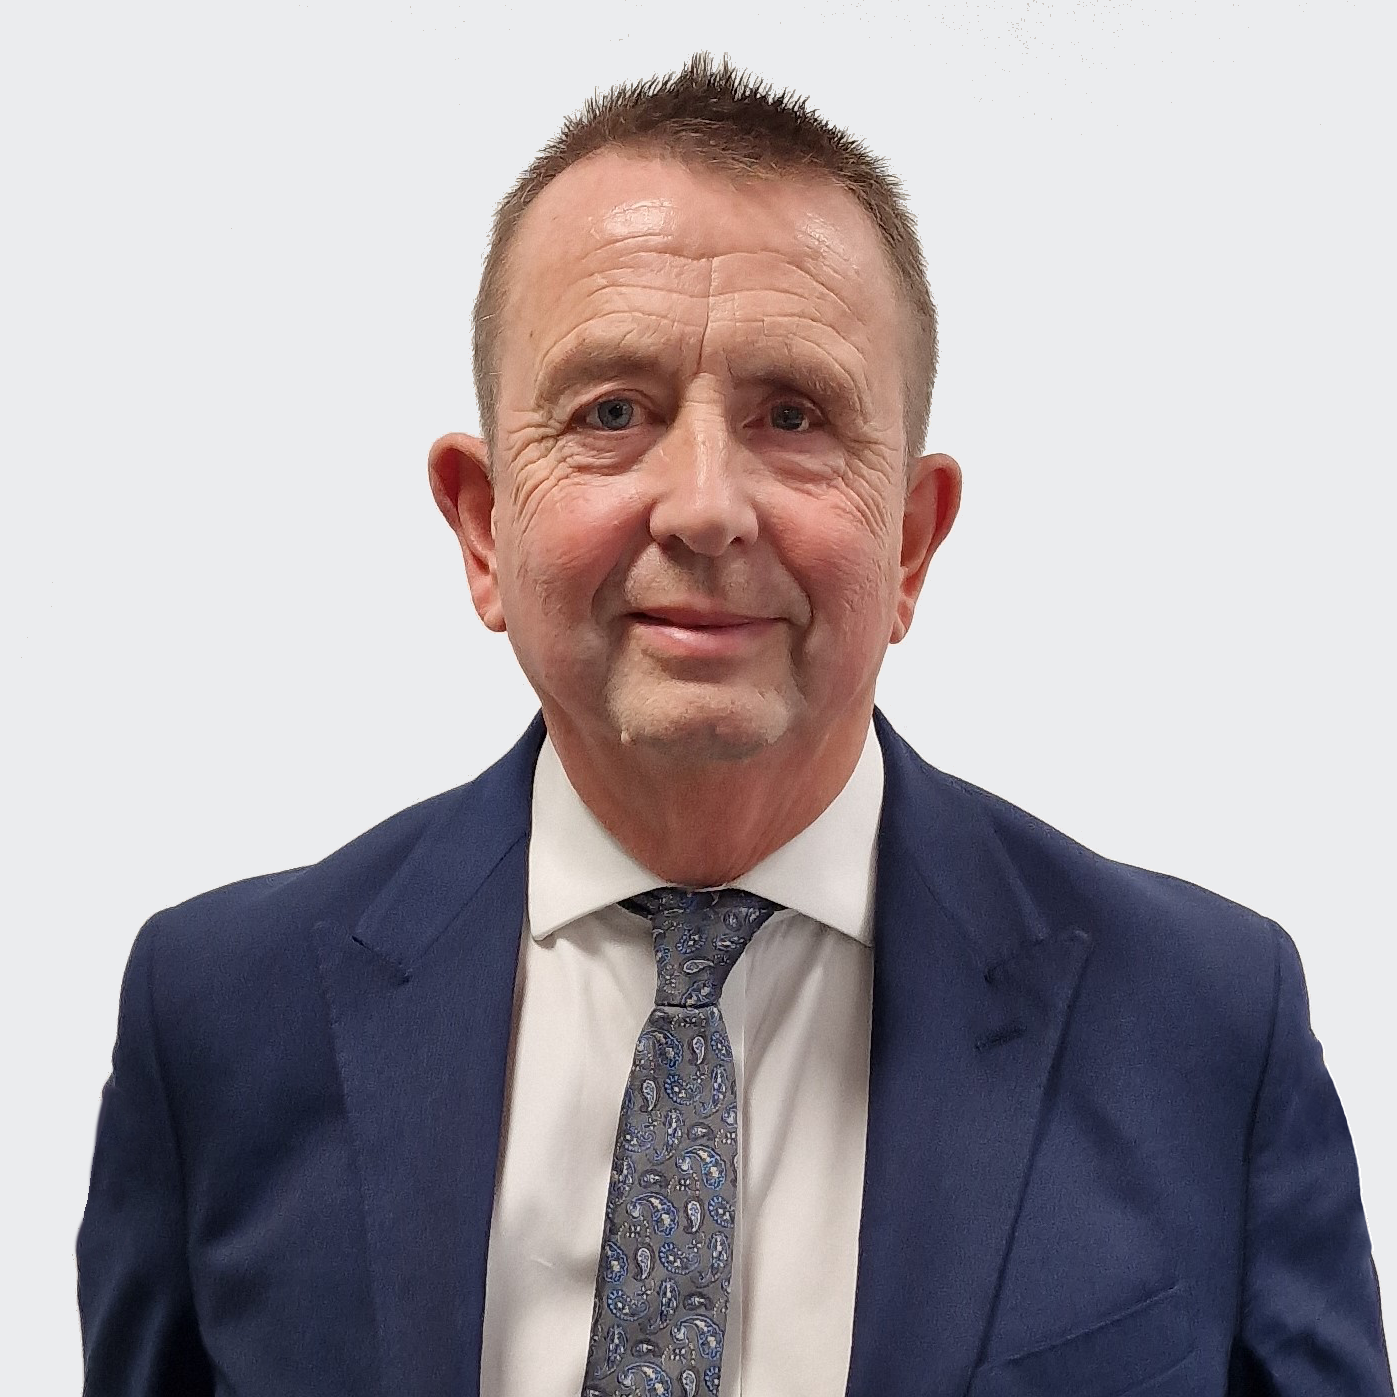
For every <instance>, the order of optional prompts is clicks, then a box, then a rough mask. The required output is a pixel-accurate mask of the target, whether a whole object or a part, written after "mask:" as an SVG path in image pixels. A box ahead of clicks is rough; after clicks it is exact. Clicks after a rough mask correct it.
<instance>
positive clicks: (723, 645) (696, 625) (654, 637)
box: [628, 610, 779, 659]
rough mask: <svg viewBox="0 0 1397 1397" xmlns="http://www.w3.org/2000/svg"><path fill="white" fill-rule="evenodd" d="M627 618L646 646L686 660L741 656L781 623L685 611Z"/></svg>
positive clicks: (645, 614)
mask: <svg viewBox="0 0 1397 1397" xmlns="http://www.w3.org/2000/svg"><path fill="white" fill-rule="evenodd" d="M628 620H629V622H630V625H631V627H632V629H633V631H634V632H635V633H636V634H637V635H638V636H639V637H640V638H641V639H642V640H643V641H644V643H645V645H646V646H647V648H651V649H654V650H658V651H660V652H661V653H664V654H668V655H672V656H674V657H676V658H686V659H726V658H729V657H733V656H737V655H741V654H743V653H745V652H746V651H748V650H750V649H752V648H753V647H754V646H756V645H758V644H760V643H761V642H762V641H764V640H765V639H766V638H767V637H768V636H769V635H770V634H771V633H772V632H773V631H774V630H775V629H776V627H777V625H778V624H779V622H777V621H776V620H775V619H774V618H772V617H769V616H737V615H732V614H729V613H726V612H705V613H699V612H689V611H682V610H674V611H671V610H665V611H662V612H648V611H638V612H633V613H631V615H630V616H629V618H628Z"/></svg>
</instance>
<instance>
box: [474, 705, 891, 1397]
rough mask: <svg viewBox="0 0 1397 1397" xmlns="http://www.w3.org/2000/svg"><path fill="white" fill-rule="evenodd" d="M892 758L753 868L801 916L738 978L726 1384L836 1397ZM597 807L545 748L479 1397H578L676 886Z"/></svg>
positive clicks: (774, 924)
mask: <svg viewBox="0 0 1397 1397" xmlns="http://www.w3.org/2000/svg"><path fill="white" fill-rule="evenodd" d="M882 800H883V759H882V753H881V751H880V750H879V747H878V741H877V738H876V737H875V736H874V735H873V731H872V729H871V728H870V730H869V734H868V738H867V740H866V741H865V743H864V748H863V753H862V755H861V756H860V758H859V761H858V765H857V766H856V767H855V769H854V773H853V775H852V776H850V778H849V780H848V782H847V783H846V785H845V786H844V789H843V790H842V791H841V792H840V793H839V795H838V796H837V797H836V798H835V800H834V801H833V802H832V803H831V804H830V806H829V807H828V808H827V809H826V810H825V811H824V813H823V814H821V815H820V817H819V818H818V819H817V820H815V821H814V823H813V824H811V825H809V826H807V828H806V829H804V830H802V831H801V833H800V834H798V835H797V836H796V837H795V838H794V839H792V840H791V841H790V842H789V843H787V844H785V845H784V846H783V847H782V848H780V849H778V850H777V851H776V852H775V853H774V854H772V855H771V856H770V857H769V858H767V859H764V860H763V861H762V862H761V863H760V864H758V865H757V866H756V867H755V868H754V869H752V870H751V872H750V873H748V874H746V875H745V876H744V877H743V878H741V879H740V880H739V885H740V886H741V887H743V888H745V889H747V890H748V891H749V892H754V893H758V894H760V895H761V896H762V897H766V898H770V899H771V900H772V901H773V902H779V903H781V904H782V905H783V906H784V907H786V908H788V909H790V910H787V911H782V912H778V913H777V914H776V915H775V916H773V917H772V918H771V919H770V920H769V921H768V922H767V923H766V924H765V926H763V927H762V929H761V931H760V932H759V933H758V934H757V936H756V937H755V938H754V939H753V941H752V943H751V945H750V946H749V947H748V948H747V950H746V951H745V952H744V953H743V955H742V958H741V959H740V960H739V961H738V962H737V964H736V966H735V967H734V968H733V970H732V973H731V974H730V975H729V977H728V981H727V984H726V985H725V987H724V989H723V996H722V1011H723V1017H724V1019H725V1020H726V1022H727V1026H728V1033H729V1035H730V1037H731V1039H732V1044H733V1058H734V1064H735V1067H736V1074H737V1091H738V1101H739V1109H740V1111H741V1116H740V1120H741V1127H740V1128H741V1144H740V1148H741V1161H740V1163H741V1167H740V1170H739V1198H738V1230H737V1236H736V1248H735V1255H734V1262H733V1281H732V1293H731V1297H730V1299H731V1312H730V1314H729V1317H728V1326H727V1335H726V1341H725V1343H724V1353H723V1397H741V1393H742V1392H743V1391H744V1390H745V1391H746V1392H747V1393H749V1394H750V1397H781V1394H784V1393H792V1394H797V1393H798V1394H800V1397H826V1394H828V1397H839V1394H842V1393H843V1392H844V1388H845V1385H846V1383H847V1380H848V1372H849V1350H850V1341H851V1335H852V1332H853V1318H854V1281H855V1272H856V1268H857V1259H858V1234H859V1214H860V1203H861V1196H862V1191H863V1166H864V1134H865V1130H866V1127H867V1121H868V1045H869V1023H870V1018H871V1013H872V1003H873V951H872V939H873V877H874V867H875V855H876V843H877V832H878V817H879V813H880V810H881V807H882ZM662 883H663V879H660V878H657V877H656V876H655V875H654V874H652V873H648V872H647V871H646V870H645V869H644V868H642V867H641V866H640V865H639V864H638V863H636V862H635V860H634V859H632V858H631V857H630V855H628V854H627V853H626V851H625V850H624V849H623V848H622V847H621V846H620V844H618V843H617V841H616V840H615V839H614V838H613V837H612V836H611V835H610V834H609V833H608V832H607V831H606V830H605V829H604V828H603V827H602V826H601V824H599V823H598V821H597V820H596V818H595V817H594V816H593V815H592V813H591V811H589V810H588V809H587V807H586V806H585V805H583V803H582V801H581V799H580V797H579V796H578V795H577V792H576V791H575V790H574V789H573V787H572V784H571V782H570V781H569V780H568V778H567V775H566V774H565V772H564V771H563V767H562V763H561V762H560V761H559V759H558V755H557V753H556V752H555V751H554V749H553V746H552V744H551V743H550V742H547V741H545V742H544V744H543V750H542V752H541V753H540V754H539V759H538V766H537V768H536V770H535V773H534V790H533V832H532V836H531V839H530V843H529V885H528V912H527V917H526V925H525V927H524V935H523V944H522V947H521V951H520V961H519V975H518V980H517V984H516V991H515V1018H514V1038H513V1042H512V1044H511V1050H510V1069H509V1081H508V1084H507V1088H506V1104H505V1121H504V1128H503V1130H502V1132H501V1137H500V1138H501V1154H500V1165H499V1176H498V1179H497V1181H496V1188H495V1209H494V1214H493V1218H492V1221H491V1227H490V1251H489V1262H488V1269H487V1272H486V1285H485V1329H484V1341H483V1342H484V1346H483V1352H482V1355H481V1365H480V1366H481V1385H480V1386H481V1393H482V1397H578V1393H579V1392H580V1390H581V1388H582V1380H583V1371H584V1369H585V1367H586V1358H587V1346H588V1340H589V1337H590V1324H591V1318H592V1294H593V1290H594V1287H595V1284H596V1272H597V1258H598V1254H599V1253H600V1250H601V1234H602V1223H603V1215H604V1212H605V1207H606V1192H607V1181H608V1175H609V1172H610V1168H611V1153H612V1147H613V1145H614V1143H615V1135H616V1121H617V1116H618V1114H619V1112H620V1107H621V1094H622V1092H623V1091H624V1089H625V1085H626V1079H627V1075H628V1073H629V1071H630V1066H631V1059H632V1056H633V1055H634V1052H635V1044H636V1038H637V1036H638V1034H639V1032H640V1029H641V1026H642V1025H643V1024H644V1022H645V1019H646V1017H647V1015H648V1014H649V1012H650V1009H651V1007H652V1005H653V1004H654V999H655V956H654V951H653V943H652V939H651V936H650V931H649V926H648V924H647V923H646V921H645V920H644V919H643V918H641V917H638V916H635V915H633V914H632V913H629V912H626V911H623V910H622V909H621V908H620V907H618V906H617V905H616V904H617V903H618V902H619V901H620V900H621V899H622V898H627V897H633V896H634V895H635V894H636V893H640V892H644V891H646V890H647V889H649V888H654V887H657V886H660V885H661V884H662Z"/></svg>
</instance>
